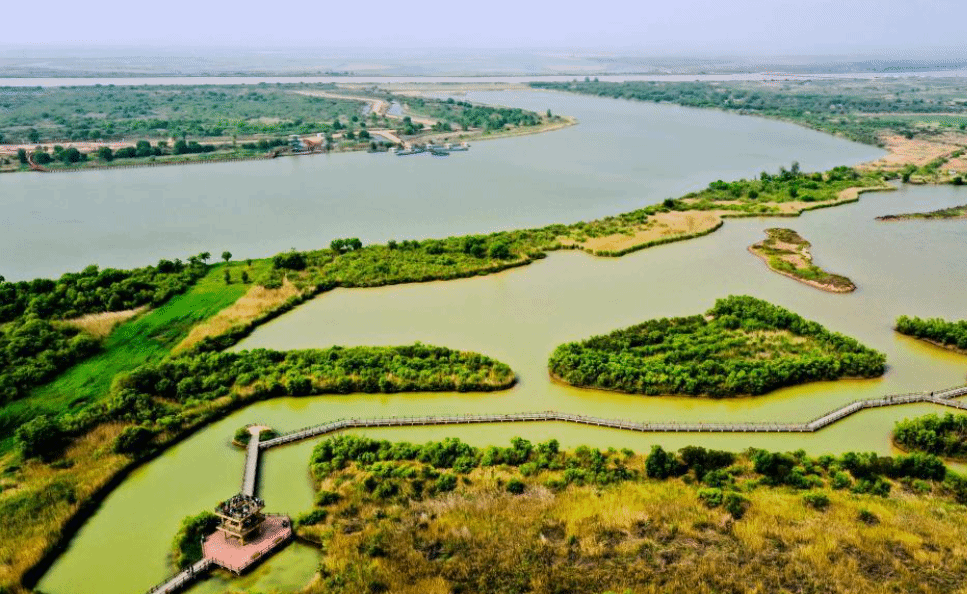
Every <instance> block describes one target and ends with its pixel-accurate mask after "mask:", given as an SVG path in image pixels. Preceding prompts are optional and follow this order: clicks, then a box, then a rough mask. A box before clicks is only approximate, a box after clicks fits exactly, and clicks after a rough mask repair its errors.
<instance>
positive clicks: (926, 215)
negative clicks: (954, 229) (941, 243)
mask: <svg viewBox="0 0 967 594" xmlns="http://www.w3.org/2000/svg"><path fill="white" fill-rule="evenodd" d="M964 219H967V204H963V205H961V206H952V207H950V208H941V209H939V210H932V211H930V212H913V213H906V214H896V215H883V216H882V217H876V220H878V221H887V222H896V221H913V220H924V221H952V220H964Z"/></svg>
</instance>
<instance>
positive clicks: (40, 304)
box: [0, 253, 210, 323]
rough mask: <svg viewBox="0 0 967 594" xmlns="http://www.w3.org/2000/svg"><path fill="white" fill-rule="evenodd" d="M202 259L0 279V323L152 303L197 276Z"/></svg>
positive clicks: (191, 282)
mask: <svg viewBox="0 0 967 594" xmlns="http://www.w3.org/2000/svg"><path fill="white" fill-rule="evenodd" d="M203 256H204V257H203ZM208 258H210V254H208V253H203V254H200V255H199V256H193V257H192V258H190V259H189V261H188V263H185V262H182V261H181V260H160V261H159V262H158V264H157V265H156V266H145V267H143V268H135V269H131V270H119V269H116V268H104V269H101V268H99V267H98V266H97V265H93V264H92V265H91V266H88V267H87V268H85V269H84V270H82V271H80V272H69V273H67V274H64V275H63V276H61V277H60V278H58V279H56V280H54V279H47V278H37V279H34V280H31V281H17V282H3V281H2V280H0V323H2V322H8V321H12V320H15V319H17V318H19V317H20V316H23V315H27V314H33V315H36V316H38V317H40V318H42V319H52V318H53V319H67V318H74V317H77V316H81V315H84V314H89V313H102V312H108V311H123V310H126V309H131V308H134V307H139V306H141V305H153V306H157V305H160V304H162V303H164V302H165V301H167V300H168V299H169V298H171V296H173V295H176V294H178V293H181V292H183V291H185V290H186V289H187V288H188V287H190V286H191V285H192V284H194V283H195V281H197V280H198V279H199V278H201V276H202V275H204V274H205V271H206V267H205V266H204V261H205V260H207V259H208Z"/></svg>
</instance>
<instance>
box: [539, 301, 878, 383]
mask: <svg viewBox="0 0 967 594" xmlns="http://www.w3.org/2000/svg"><path fill="white" fill-rule="evenodd" d="M706 316H708V317H710V318H711V320H708V319H706V317H704V316H691V317H685V318H663V319H659V320H650V321H647V322H644V323H642V324H638V325H636V326H632V327H630V328H625V329H622V330H617V331H615V332H612V333H611V334H608V335H604V336H595V337H592V338H590V339H587V340H585V341H583V342H580V343H568V344H564V345H561V346H559V347H558V348H557V349H555V351H554V353H553V354H552V355H551V357H550V361H549V368H550V371H551V373H553V374H554V375H555V376H557V377H560V378H561V379H563V380H564V381H566V382H568V383H570V384H573V385H578V386H587V387H596V388H605V389H613V390H618V391H622V392H630V393H641V394H649V395H660V394H670V393H679V394H689V395H700V394H701V395H709V396H716V397H721V396H736V395H739V394H763V393H765V392H768V391H771V390H774V389H776V388H780V387H783V386H790V385H796V384H801V383H806V382H810V381H819V380H833V379H837V378H840V377H847V376H851V377H875V376H878V375H882V374H883V372H884V370H885V368H886V357H885V356H884V355H883V354H882V353H879V352H877V351H874V350H872V349H869V348H867V347H865V346H863V345H861V344H860V343H859V342H857V341H856V340H854V339H852V338H849V337H846V336H843V335H841V334H838V333H833V332H829V331H828V330H826V329H825V328H823V327H822V326H821V325H819V324H817V323H815V322H810V321H808V320H805V319H803V318H802V317H800V316H799V315H797V314H795V313H792V312H790V311H788V310H786V309H783V308H781V307H778V306H775V305H772V304H770V303H768V302H765V301H762V300H760V299H755V298H753V297H747V296H738V297H737V296H730V297H728V298H725V299H719V300H718V301H716V303H715V306H714V307H713V308H712V309H711V310H709V311H708V312H706ZM803 339H805V340H803Z"/></svg>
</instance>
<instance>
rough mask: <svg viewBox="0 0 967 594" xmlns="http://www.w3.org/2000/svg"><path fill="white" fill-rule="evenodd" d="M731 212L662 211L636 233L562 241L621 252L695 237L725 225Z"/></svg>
mask: <svg viewBox="0 0 967 594" xmlns="http://www.w3.org/2000/svg"><path fill="white" fill-rule="evenodd" d="M725 212H727V211H717V210H708V211H705V210H692V211H672V212H660V213H658V214H655V215H652V216H651V217H649V220H648V222H647V223H645V224H644V225H640V226H638V227H637V228H636V230H635V232H634V234H631V235H627V234H623V233H617V234H614V235H606V236H604V237H592V238H589V239H587V240H585V241H582V242H574V241H570V242H566V241H563V240H562V241H561V243H562V244H564V245H574V244H575V243H576V244H577V245H579V246H581V248H582V249H585V250H588V251H590V252H619V251H622V250H626V249H629V248H633V247H635V246H638V245H641V244H644V243H649V242H652V241H657V240H660V239H665V238H668V237H674V236H677V235H682V236H684V235H693V234H695V233H701V232H703V231H708V230H709V229H712V228H714V227H715V226H716V225H718V224H719V223H721V222H722V214H723V213H725Z"/></svg>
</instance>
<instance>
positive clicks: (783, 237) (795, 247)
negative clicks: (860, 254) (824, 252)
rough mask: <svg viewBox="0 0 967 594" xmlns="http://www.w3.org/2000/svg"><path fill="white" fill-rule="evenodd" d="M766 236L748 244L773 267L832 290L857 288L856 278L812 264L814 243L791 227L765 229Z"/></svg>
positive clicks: (805, 281) (752, 250)
mask: <svg viewBox="0 0 967 594" xmlns="http://www.w3.org/2000/svg"><path fill="white" fill-rule="evenodd" d="M766 235H767V237H766V239H764V240H763V241H760V242H759V243H756V244H754V245H752V246H750V247H749V251H750V252H752V253H753V254H755V255H756V256H758V257H759V258H761V259H762V260H763V261H764V262H765V263H766V264H767V265H768V266H769V268H770V269H772V270H773V271H775V272H778V273H779V274H781V275H783V276H788V277H789V278H793V279H796V280H797V281H799V282H801V283H805V284H807V285H809V286H811V287H816V288H817V289H821V290H823V291H828V292H830V293H850V292H852V291H855V290H856V285H854V284H853V281H851V280H850V279H848V278H846V277H845V276H840V275H838V274H830V273H828V272H826V271H825V270H823V269H822V268H820V267H819V266H816V265H815V264H813V256H812V254H811V253H810V252H809V248H810V246H811V245H812V244H810V243H809V242H808V241H806V240H805V239H803V237H802V236H801V235H799V234H798V233H796V232H795V231H793V230H792V229H781V228H776V227H773V228H772V229H766Z"/></svg>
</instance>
